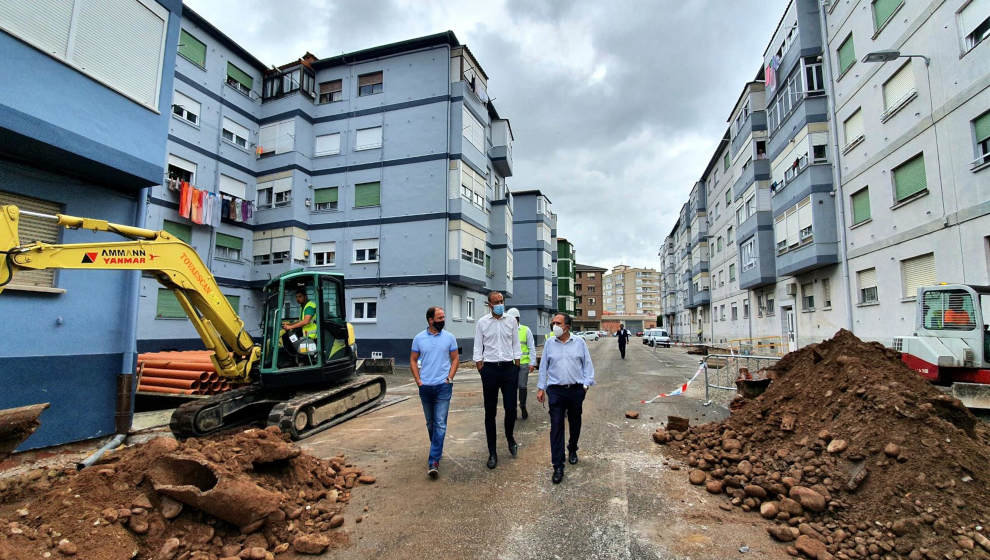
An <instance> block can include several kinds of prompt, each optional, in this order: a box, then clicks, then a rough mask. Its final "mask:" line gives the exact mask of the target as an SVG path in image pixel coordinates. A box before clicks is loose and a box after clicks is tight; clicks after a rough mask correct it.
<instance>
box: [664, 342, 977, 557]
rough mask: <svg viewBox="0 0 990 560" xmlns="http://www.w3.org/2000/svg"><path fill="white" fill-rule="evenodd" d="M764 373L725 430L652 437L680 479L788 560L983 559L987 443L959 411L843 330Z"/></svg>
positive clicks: (892, 358) (893, 358) (714, 427)
mask: <svg viewBox="0 0 990 560" xmlns="http://www.w3.org/2000/svg"><path fill="white" fill-rule="evenodd" d="M768 377H770V378H771V379H773V382H772V383H771V385H770V387H769V388H768V389H767V391H766V392H765V393H764V394H763V395H761V396H759V397H757V398H755V399H751V400H736V401H734V403H733V406H732V408H733V411H732V414H731V416H730V417H729V418H727V419H726V420H724V421H722V422H718V423H711V424H705V425H702V426H697V427H692V428H690V429H688V430H687V431H686V432H676V433H675V432H667V431H665V430H663V429H660V430H658V431H657V434H655V435H654V440H655V441H657V442H658V443H668V442H670V443H671V445H672V446H673V447H674V448H675V449H677V450H678V451H680V452H681V453H683V454H684V455H685V456H686V461H687V463H688V464H689V465H690V466H691V467H693V468H694V470H693V471H691V472H690V473H689V480H690V482H691V483H693V484H698V485H702V484H703V485H705V486H706V488H707V489H708V491H709V492H711V493H713V494H721V493H725V494H728V496H729V497H731V504H732V505H733V506H736V507H739V508H741V509H743V510H744V511H753V512H759V513H760V514H761V515H762V516H763V517H764V518H767V519H769V520H772V522H773V523H774V524H773V525H772V526H769V527H768V532H770V534H771V535H772V536H773V537H775V538H776V539H777V540H780V541H783V542H788V543H791V545H792V546H791V548H790V549H789V552H791V553H792V554H795V555H798V554H804V555H805V556H807V557H809V558H817V559H819V560H821V559H826V558H841V559H847V558H852V559H859V558H869V559H881V558H883V559H887V558H910V559H912V560H917V559H923V558H927V559H931V560H935V559H939V560H941V559H945V558H950V559H951V558H984V559H990V540H988V539H987V537H986V536H984V535H985V534H987V533H988V530H987V528H986V525H987V524H988V522H990V435H988V430H987V427H986V426H985V425H983V424H981V423H980V422H979V421H978V420H977V419H976V418H975V417H974V416H973V415H972V414H971V413H970V412H969V411H968V410H967V409H966V408H965V407H963V406H962V404H961V403H959V401H957V400H955V399H953V398H951V397H949V396H947V395H944V394H942V393H941V392H940V391H938V390H937V389H935V388H934V387H932V386H931V385H929V384H928V382H927V381H925V380H924V379H922V378H921V377H920V376H918V374H917V373H916V372H914V371H912V370H911V369H909V368H908V367H906V366H905V365H904V364H903V363H902V362H901V361H900V359H899V354H898V353H897V352H894V351H893V350H890V349H887V348H885V347H884V346H882V345H880V344H877V343H865V342H863V341H861V340H859V339H858V338H856V337H855V336H854V335H853V334H852V333H850V332H848V331H845V330H842V331H839V333H838V334H836V336H835V337H834V338H832V339H831V340H828V341H825V342H822V343H821V344H812V345H810V346H807V347H805V348H802V349H801V350H798V351H796V352H792V353H790V354H788V355H787V356H785V357H784V358H783V359H782V360H780V362H778V363H777V365H776V366H775V367H773V368H772V369H771V370H770V371H769V372H768ZM726 507H728V506H726Z"/></svg>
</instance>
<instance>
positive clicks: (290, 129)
mask: <svg viewBox="0 0 990 560" xmlns="http://www.w3.org/2000/svg"><path fill="white" fill-rule="evenodd" d="M295 136H296V121H294V120H290V121H283V122H280V123H278V138H276V139H275V153H276V154H284V153H287V152H291V151H292V150H293V149H294V148H293V146H294V144H295Z"/></svg>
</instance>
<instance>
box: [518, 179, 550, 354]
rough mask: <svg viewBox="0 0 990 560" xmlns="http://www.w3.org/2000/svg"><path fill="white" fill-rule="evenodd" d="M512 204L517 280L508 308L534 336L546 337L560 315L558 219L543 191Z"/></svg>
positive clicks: (527, 193) (531, 192) (523, 194)
mask: <svg viewBox="0 0 990 560" xmlns="http://www.w3.org/2000/svg"><path fill="white" fill-rule="evenodd" d="M512 200H513V206H514V219H513V231H514V234H513V235H514V237H515V239H516V243H515V247H514V251H513V255H514V268H515V276H514V277H513V282H514V293H513V294H511V297H507V298H506V305H507V306H509V307H515V308H517V309H519V320H520V322H522V324H524V325H527V326H528V327H529V328H531V329H533V335H534V336H537V337H539V335H543V336H546V334H547V333H549V332H550V321H551V319H553V315H554V313H556V312H557V293H558V286H557V215H556V214H554V213H553V211H552V210H551V206H550V198H549V197H548V196H547V195H545V194H543V192H541V191H540V190H526V191H517V192H514V193H512ZM542 340H543V339H541V338H537V343H540V342H542Z"/></svg>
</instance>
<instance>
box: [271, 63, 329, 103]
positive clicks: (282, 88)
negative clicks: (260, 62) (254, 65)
mask: <svg viewBox="0 0 990 560" xmlns="http://www.w3.org/2000/svg"><path fill="white" fill-rule="evenodd" d="M315 89H316V74H315V73H314V72H313V71H312V70H311V69H309V68H306V67H303V66H295V67H293V68H288V69H286V70H283V71H281V72H279V71H270V72H266V73H265V76H264V82H263V83H262V86H261V98H262V100H263V101H267V100H269V99H276V98H279V97H282V96H283V95H287V94H290V93H292V92H295V91H302V92H303V93H305V94H306V96H307V97H309V98H311V99H312V98H315V97H316V91H315Z"/></svg>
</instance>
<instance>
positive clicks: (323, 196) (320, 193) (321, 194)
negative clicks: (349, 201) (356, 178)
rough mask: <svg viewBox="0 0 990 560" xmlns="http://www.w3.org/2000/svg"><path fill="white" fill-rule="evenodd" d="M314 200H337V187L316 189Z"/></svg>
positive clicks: (317, 202)
mask: <svg viewBox="0 0 990 560" xmlns="http://www.w3.org/2000/svg"><path fill="white" fill-rule="evenodd" d="M313 201H314V202H315V203H316V204H326V203H328V202H337V187H330V188H327V189H316V190H315V191H314V192H313Z"/></svg>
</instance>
